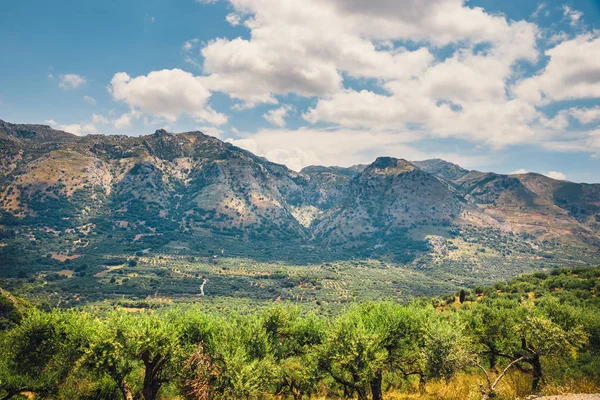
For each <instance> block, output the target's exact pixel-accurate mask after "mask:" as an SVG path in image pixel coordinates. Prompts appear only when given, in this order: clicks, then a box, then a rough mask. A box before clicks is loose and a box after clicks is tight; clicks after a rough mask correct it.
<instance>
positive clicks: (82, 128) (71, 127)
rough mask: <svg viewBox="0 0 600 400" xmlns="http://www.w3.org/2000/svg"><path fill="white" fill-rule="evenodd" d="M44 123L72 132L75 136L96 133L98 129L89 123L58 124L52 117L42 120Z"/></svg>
mask: <svg viewBox="0 0 600 400" xmlns="http://www.w3.org/2000/svg"><path fill="white" fill-rule="evenodd" d="M44 123H46V124H48V125H50V126H51V127H52V128H54V129H57V130H60V131H65V132H69V133H72V134H74V135H77V136H84V135H86V134H88V133H97V132H98V129H96V127H95V126H94V125H93V124H91V123H82V124H59V123H58V122H56V121H55V120H53V119H49V120H46V121H44Z"/></svg>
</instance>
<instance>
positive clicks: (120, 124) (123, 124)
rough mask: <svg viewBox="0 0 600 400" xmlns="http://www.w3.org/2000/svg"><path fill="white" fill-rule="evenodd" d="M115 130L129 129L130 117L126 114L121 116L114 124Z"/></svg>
mask: <svg viewBox="0 0 600 400" xmlns="http://www.w3.org/2000/svg"><path fill="white" fill-rule="evenodd" d="M114 125H115V128H116V129H126V128H130V127H131V116H130V115H129V114H127V113H125V114H123V115H121V116H120V117H119V118H117V119H116V120H115V122H114Z"/></svg>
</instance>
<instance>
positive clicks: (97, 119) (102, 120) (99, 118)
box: [92, 114, 111, 125]
mask: <svg viewBox="0 0 600 400" xmlns="http://www.w3.org/2000/svg"><path fill="white" fill-rule="evenodd" d="M110 123H111V122H110V120H109V119H108V118H106V117H105V116H103V115H100V114H92V124H94V125H108V124H110Z"/></svg>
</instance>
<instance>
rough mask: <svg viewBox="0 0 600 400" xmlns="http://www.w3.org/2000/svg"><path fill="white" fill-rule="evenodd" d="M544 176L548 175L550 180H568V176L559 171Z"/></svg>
mask: <svg viewBox="0 0 600 400" xmlns="http://www.w3.org/2000/svg"><path fill="white" fill-rule="evenodd" d="M544 175H546V176H547V177H548V178H552V179H556V180H559V181H564V180H566V179H567V176H566V175H565V174H563V173H562V172H559V171H548V172H546V173H545V174H544Z"/></svg>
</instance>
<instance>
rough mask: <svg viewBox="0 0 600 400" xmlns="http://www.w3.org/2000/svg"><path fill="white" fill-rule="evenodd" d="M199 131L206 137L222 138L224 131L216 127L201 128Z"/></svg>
mask: <svg viewBox="0 0 600 400" xmlns="http://www.w3.org/2000/svg"><path fill="white" fill-rule="evenodd" d="M198 130H199V131H200V132H202V133H204V134H206V135H210V136H214V137H221V135H222V134H223V131H222V130H221V129H219V128H217V127H214V126H199V127H198Z"/></svg>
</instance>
